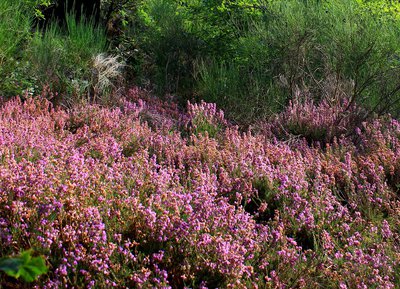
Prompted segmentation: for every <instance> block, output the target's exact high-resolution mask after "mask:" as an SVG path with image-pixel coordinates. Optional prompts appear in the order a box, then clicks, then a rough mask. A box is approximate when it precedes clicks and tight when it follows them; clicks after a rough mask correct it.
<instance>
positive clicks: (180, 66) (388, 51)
mask: <svg viewBox="0 0 400 289" xmlns="http://www.w3.org/2000/svg"><path fill="white" fill-rule="evenodd" d="M368 3H369V2H368ZM374 3H375V2H374ZM371 7H372V8H371ZM374 7H375V8H374ZM139 11H140V13H139V15H138V17H139V19H141V24H142V25H143V29H138V34H137V35H136V36H135V37H138V39H140V40H139V41H138V46H139V47H140V49H142V53H143V54H144V55H146V57H145V58H144V59H142V65H143V67H142V68H143V69H139V71H141V73H142V74H143V73H144V78H145V79H148V78H150V79H151V80H152V81H151V83H152V84H153V87H156V88H158V89H160V90H161V91H164V92H165V91H167V92H175V93H178V94H180V95H183V96H185V97H193V96H195V97H198V98H202V99H206V100H209V101H212V102H216V103H218V104H219V105H221V106H223V107H225V108H226V110H227V114H228V116H229V117H230V118H234V119H237V120H240V121H241V122H243V121H245V122H246V121H247V122H251V121H252V120H254V119H257V118H260V117H263V116H267V115H270V114H271V113H272V112H276V111H279V110H281V109H282V108H283V107H284V106H285V105H286V104H287V103H288V101H289V100H290V99H291V98H292V97H293V95H294V94H295V92H296V90H299V89H300V90H308V91H310V92H311V93H312V95H313V97H314V98H315V100H317V101H318V100H319V99H323V98H324V97H325V96H326V94H329V93H331V92H332V91H333V92H334V91H335V90H338V89H341V90H343V91H342V92H343V93H346V94H347V96H348V97H349V98H350V99H351V101H352V102H353V101H356V102H358V103H362V104H363V105H365V107H366V108H367V109H368V110H369V111H371V112H372V111H373V112H378V113H380V112H387V111H391V112H392V113H397V111H398V106H399V82H398V79H399V67H400V66H399V60H398V50H399V45H398V41H397V39H398V37H399V35H398V33H399V32H398V29H397V28H396V27H397V26H398V21H399V20H397V18H396V17H393V14H392V13H389V12H388V13H379V14H378V13H377V8H376V6H374V5H373V3H370V4H366V3H361V2H357V1H355V0H346V1H336V0H330V1H297V0H293V1H292V0H291V1H272V0H271V1H256V2H251V1H243V2H231V1H199V2H196V1H194V2H185V1H183V2H182V1H180V2H178V1H176V2H175V1H143V2H142V4H141V5H140V6H139ZM139 22H140V21H139ZM142 76H143V75H142ZM327 86H329V87H327ZM332 86H333V87H332Z"/></svg>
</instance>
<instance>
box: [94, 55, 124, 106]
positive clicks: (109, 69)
mask: <svg viewBox="0 0 400 289" xmlns="http://www.w3.org/2000/svg"><path fill="white" fill-rule="evenodd" d="M124 66H125V64H124V63H123V62H122V61H121V60H120V58H119V57H118V56H115V55H107V54H105V53H100V54H97V55H96V56H95V57H94V59H93V89H94V96H95V98H103V97H106V96H108V95H109V94H110V93H111V91H113V90H114V89H115V88H116V87H117V86H118V84H120V83H121V81H122V70H123V68H124Z"/></svg>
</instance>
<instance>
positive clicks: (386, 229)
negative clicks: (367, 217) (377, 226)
mask: <svg viewBox="0 0 400 289" xmlns="http://www.w3.org/2000/svg"><path fill="white" fill-rule="evenodd" d="M381 232H382V236H383V237H384V238H391V237H392V236H393V233H392V231H391V230H390V226H389V223H388V222H387V221H386V220H383V222H382V229H381Z"/></svg>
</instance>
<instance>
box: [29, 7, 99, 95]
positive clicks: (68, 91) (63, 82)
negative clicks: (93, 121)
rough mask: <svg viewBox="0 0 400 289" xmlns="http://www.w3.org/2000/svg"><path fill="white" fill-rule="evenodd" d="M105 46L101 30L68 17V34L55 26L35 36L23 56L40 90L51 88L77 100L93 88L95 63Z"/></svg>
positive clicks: (52, 25) (51, 25) (53, 24)
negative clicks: (45, 87)
mask: <svg viewBox="0 0 400 289" xmlns="http://www.w3.org/2000/svg"><path fill="white" fill-rule="evenodd" d="M106 42H107V39H106V36H105V34H104V31H102V30H101V29H100V28H97V27H94V26H93V24H92V23H91V22H90V21H89V22H86V21H84V20H81V21H79V22H77V21H76V20H75V17H74V15H68V16H67V29H66V31H64V30H63V29H62V28H60V27H59V26H58V25H57V24H55V23H52V24H50V26H49V27H48V29H47V30H46V31H45V33H40V32H36V33H35V34H34V36H33V38H32V42H31V44H30V46H29V47H28V48H27V49H26V51H25V55H24V56H25V57H26V58H27V59H28V60H29V62H30V64H31V74H32V75H34V77H35V80H36V83H37V84H38V86H39V87H41V86H43V85H46V84H49V85H50V87H51V89H52V90H54V91H57V92H59V93H61V94H64V95H68V97H70V98H71V100H73V99H75V100H78V99H79V98H80V97H81V96H82V95H84V94H88V93H89V91H90V89H91V87H92V83H91V80H92V70H91V67H92V63H93V59H94V57H95V56H96V55H97V54H99V53H101V52H103V51H104V50H105V49H106Z"/></svg>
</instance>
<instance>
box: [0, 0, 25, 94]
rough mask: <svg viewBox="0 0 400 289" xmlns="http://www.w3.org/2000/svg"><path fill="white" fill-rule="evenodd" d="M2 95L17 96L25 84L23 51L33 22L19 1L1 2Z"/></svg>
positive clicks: (0, 83) (0, 66)
mask: <svg viewBox="0 0 400 289" xmlns="http://www.w3.org/2000/svg"><path fill="white" fill-rule="evenodd" d="M0 19H1V21H0V79H1V81H0V95H5V94H7V92H11V93H12V94H15V93H16V92H18V87H20V86H21V83H23V82H24V78H23V77H21V73H23V72H24V71H25V68H26V63H25V62H24V61H21V51H22V50H23V48H24V47H25V46H26V42H27V41H28V39H29V29H30V25H31V21H30V18H29V16H27V14H26V13H25V10H24V5H23V3H21V2H19V1H11V0H4V1H0Z"/></svg>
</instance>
